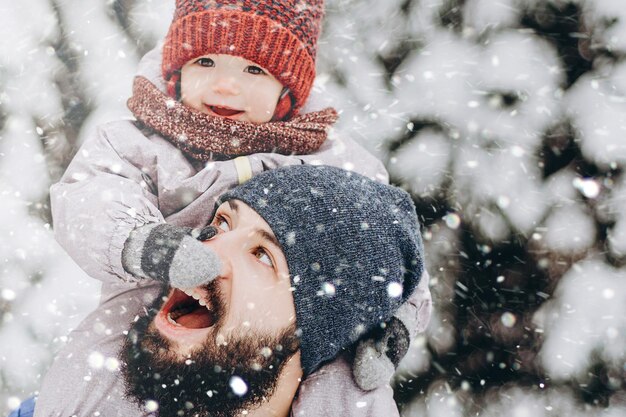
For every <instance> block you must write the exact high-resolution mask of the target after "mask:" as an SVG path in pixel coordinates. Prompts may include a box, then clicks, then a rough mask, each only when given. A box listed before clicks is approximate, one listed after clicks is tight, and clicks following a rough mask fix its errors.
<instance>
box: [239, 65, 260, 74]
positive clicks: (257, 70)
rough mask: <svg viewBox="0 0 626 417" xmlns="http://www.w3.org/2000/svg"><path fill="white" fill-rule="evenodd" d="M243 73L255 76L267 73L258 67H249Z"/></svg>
mask: <svg viewBox="0 0 626 417" xmlns="http://www.w3.org/2000/svg"><path fill="white" fill-rule="evenodd" d="M243 71H244V72H248V73H250V74H253V75H261V74H265V71H263V70H262V69H261V68H259V67H257V66H256V65H248V66H247V67H246V68H245V69H244V70H243Z"/></svg>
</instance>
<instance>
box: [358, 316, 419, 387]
mask: <svg viewBox="0 0 626 417" xmlns="http://www.w3.org/2000/svg"><path fill="white" fill-rule="evenodd" d="M410 342H411V337H410V334H409V330H408V329H407V326H406V325H405V324H404V323H403V322H402V320H401V319H400V318H398V317H395V316H394V317H392V318H391V319H389V320H388V321H387V322H386V323H385V328H384V329H383V330H382V331H381V332H380V333H378V334H377V335H376V336H373V337H371V338H368V339H364V340H361V341H360V342H359V343H358V344H357V347H356V353H355V357H354V362H353V364H352V373H353V375H354V380H355V381H356V383H357V385H358V386H359V387H360V388H361V389H363V390H365V391H370V390H373V389H375V388H378V387H380V386H383V385H386V384H388V383H389V381H390V380H391V377H392V376H393V374H394V372H395V371H396V368H397V367H398V364H399V363H400V360H402V358H403V357H404V355H406V352H407V351H408V350H409V344H410Z"/></svg>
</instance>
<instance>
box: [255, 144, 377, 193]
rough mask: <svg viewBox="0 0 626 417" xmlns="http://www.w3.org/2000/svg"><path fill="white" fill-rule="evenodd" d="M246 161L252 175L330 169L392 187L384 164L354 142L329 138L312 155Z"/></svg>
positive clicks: (266, 155)
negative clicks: (292, 169)
mask: <svg viewBox="0 0 626 417" xmlns="http://www.w3.org/2000/svg"><path fill="white" fill-rule="evenodd" d="M245 159H247V160H249V163H250V165H251V171H252V175H256V174H259V173H260V172H262V171H267V170H270V169H275V168H279V167H283V166H288V165H300V164H305V165H330V166H335V167H337V168H343V169H346V170H348V171H353V172H356V173H358V174H361V175H364V176H366V177H369V178H371V179H372V180H375V181H378V182H382V183H385V184H387V183H389V174H388V173H387V170H386V169H385V166H384V165H383V163H382V162H381V161H380V160H378V159H376V158H375V157H374V156H373V155H372V154H371V153H369V152H368V151H367V150H365V149H364V148H363V147H362V146H360V145H359V144H357V143H356V142H354V141H353V140H351V139H347V138H339V137H336V136H329V138H328V139H327V140H326V142H324V144H323V145H322V146H321V147H320V148H319V149H318V150H317V151H316V152H314V153H312V154H309V155H281V154H277V153H259V154H253V155H250V156H248V157H245Z"/></svg>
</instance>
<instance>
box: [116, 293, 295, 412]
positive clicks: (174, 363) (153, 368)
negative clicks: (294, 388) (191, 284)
mask: <svg viewBox="0 0 626 417" xmlns="http://www.w3.org/2000/svg"><path fill="white" fill-rule="evenodd" d="M170 298H171V297H170ZM170 298H168V300H170ZM167 302H168V301H166V303H167ZM153 307H154V306H153ZM161 307H163V306H161ZM164 311H168V310H167V309H164V308H159V309H158V310H157V309H155V308H152V309H150V315H148V316H145V317H142V318H140V319H139V320H138V321H137V322H136V323H134V324H133V327H132V329H131V330H130V332H129V335H128V337H127V338H126V341H125V344H124V348H123V350H122V352H121V353H120V360H121V362H122V364H123V366H122V370H123V375H124V378H125V383H126V393H127V396H128V397H129V399H130V400H132V401H135V402H137V403H138V404H139V405H140V406H143V405H144V404H145V403H146V401H148V400H154V401H156V402H157V403H158V404H159V410H160V411H159V415H163V416H170V415H172V416H177V415H181V416H187V415H190V416H192V415H198V416H203V415H211V416H217V417H222V416H224V417H225V416H231V415H235V414H238V413H240V412H241V411H242V410H244V409H252V408H255V407H257V406H258V405H259V404H261V403H262V401H263V400H264V399H266V398H269V397H271V395H272V394H273V391H274V389H275V387H276V384H277V382H278V379H279V375H280V372H281V370H282V367H283V365H284V363H285V362H286V360H287V359H288V358H289V357H291V356H292V355H293V354H294V353H295V352H296V351H297V349H298V340H297V338H296V337H295V336H294V335H295V329H294V328H292V327H290V328H288V329H285V330H284V331H283V332H282V333H281V334H279V335H266V334H252V333H250V334H246V335H241V334H238V335H229V338H228V339H229V343H228V344H227V345H225V346H217V345H216V344H215V343H214V341H213V340H212V339H211V337H210V333H212V332H211V330H210V329H209V330H206V329H204V328H202V329H194V328H191V329H187V330H184V329H171V328H169V327H167V326H165V325H164V323H163V322H162V321H161V320H160V319H158V316H159V315H160V314H161V313H162V312H164ZM175 316H176V315H175ZM179 318H180V316H179ZM189 320H190V321H189V323H192V324H193V323H194V322H193V321H192V320H191V318H190V319H189ZM166 321H167V320H166ZM183 321H184V320H183ZM195 324H198V322H195ZM169 325H170V326H173V327H178V326H174V325H172V324H171V323H169ZM164 326H165V327H164ZM163 329H165V331H163ZM202 332H204V334H205V335H207V336H208V337H207V338H206V339H205V340H204V341H199V335H200V334H201V333H202ZM181 335H182V336H183V337H184V338H185V343H184V344H181V345H180V346H193V348H191V349H190V350H189V353H188V354H185V355H181V354H180V349H179V348H180V346H179V344H178V343H172V341H171V340H176V339H175V337H177V336H181ZM190 341H191V342H192V343H191V344H189V345H187V343H189V342H190ZM266 347H270V349H271V352H272V353H271V354H270V355H268V354H267V352H268V350H267V349H266ZM173 350H176V351H177V352H176V353H174V354H173ZM233 377H238V378H239V379H240V380H242V381H243V382H244V383H245V386H246V388H245V390H244V391H245V392H242V391H240V390H239V389H238V390H237V391H236V392H235V391H233V389H232V388H231V383H232V380H233V379H232V378H233Z"/></svg>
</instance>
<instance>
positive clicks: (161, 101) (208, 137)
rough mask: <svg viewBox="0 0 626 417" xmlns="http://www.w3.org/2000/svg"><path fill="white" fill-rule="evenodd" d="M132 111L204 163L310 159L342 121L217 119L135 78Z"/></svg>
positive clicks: (328, 113)
mask: <svg viewBox="0 0 626 417" xmlns="http://www.w3.org/2000/svg"><path fill="white" fill-rule="evenodd" d="M128 108H129V109H130V110H131V111H132V113H133V114H134V115H135V117H136V118H137V120H139V121H140V122H142V123H143V124H145V125H146V126H148V127H150V128H151V129H153V130H154V131H156V132H158V133H160V134H161V135H163V136H164V137H165V138H166V139H168V140H169V141H170V142H172V143H173V144H174V145H176V146H177V147H178V148H179V149H180V150H182V151H183V152H184V153H185V154H187V155H188V156H189V157H191V158H193V159H195V160H197V161H202V162H207V161H209V160H213V159H224V158H230V157H234V156H239V155H250V154H253V153H265V152H273V153H280V154H283V155H291V154H296V155H307V154H310V153H312V152H315V151H316V150H317V149H319V147H320V146H322V144H323V143H324V141H325V140H326V138H327V137H328V132H329V130H330V128H331V126H332V125H333V124H334V123H335V122H336V121H337V112H336V111H335V110H334V109H332V108H327V109H324V110H322V111H319V112H311V113H307V114H304V115H301V116H297V117H294V118H293V119H291V120H289V121H286V122H267V123H259V124H255V123H250V122H242V121H238V120H231V119H228V118H224V117H217V116H211V115H207V114H204V113H201V112H199V111H196V110H194V109H192V108H190V107H188V106H185V105H184V104H182V103H180V102H178V101H176V100H174V99H173V98H171V97H169V96H167V95H166V94H164V93H162V92H161V91H160V90H159V89H158V88H157V87H156V86H155V85H154V84H152V83H151V82H150V81H149V80H148V79H146V78H144V77H141V76H139V77H135V81H134V84H133V95H132V97H131V98H130V99H129V100H128Z"/></svg>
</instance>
